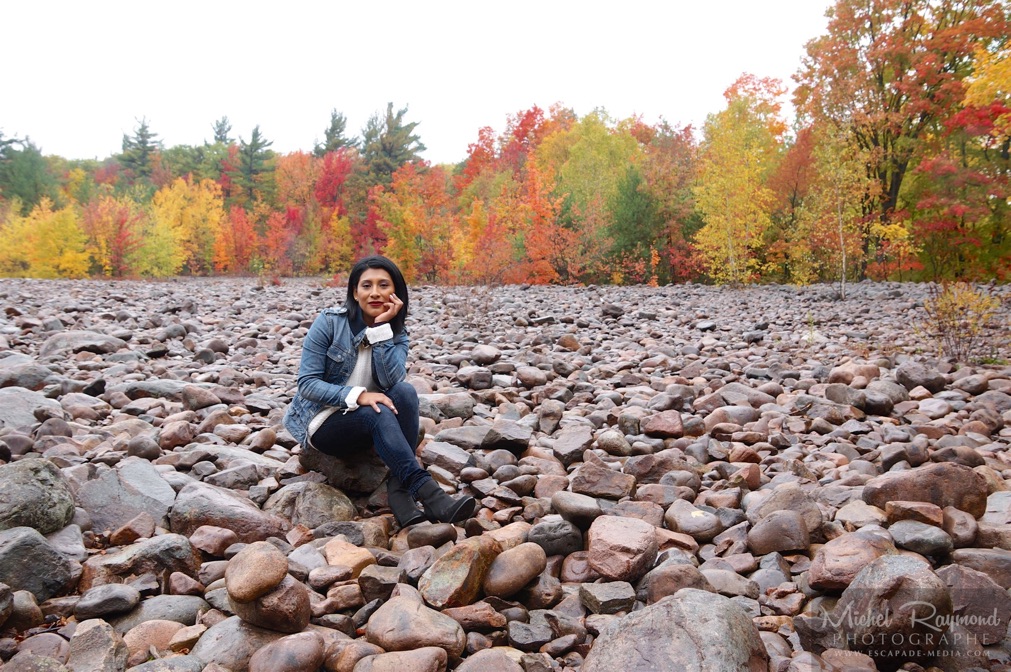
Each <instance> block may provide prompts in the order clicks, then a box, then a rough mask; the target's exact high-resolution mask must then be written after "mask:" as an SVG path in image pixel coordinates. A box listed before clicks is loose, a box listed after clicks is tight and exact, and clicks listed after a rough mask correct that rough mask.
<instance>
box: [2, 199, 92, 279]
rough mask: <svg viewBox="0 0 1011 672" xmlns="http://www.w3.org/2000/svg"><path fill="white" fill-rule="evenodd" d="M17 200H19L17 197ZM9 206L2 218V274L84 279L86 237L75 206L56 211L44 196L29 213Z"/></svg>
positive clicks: (86, 261) (86, 256) (86, 265)
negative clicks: (23, 213)
mask: <svg viewBox="0 0 1011 672" xmlns="http://www.w3.org/2000/svg"><path fill="white" fill-rule="evenodd" d="M15 202H16V199H15ZM20 210H21V209H20V207H16V208H8V209H7V212H6V215H5V218H4V220H3V221H0V275H6V276H16V277H33V278H81V277H84V276H85V275H86V274H87V272H88V252H87V250H86V244H87V238H86V236H85V234H84V231H83V230H82V228H81V225H80V222H79V220H78V217H77V212H76V210H75V208H74V207H73V206H69V205H68V206H66V207H64V208H61V209H58V210H54V209H53V204H52V202H51V201H50V200H49V199H48V198H43V199H42V200H41V201H40V202H39V204H38V205H36V206H35V207H34V208H32V210H31V212H29V213H28V214H27V215H21V214H20Z"/></svg>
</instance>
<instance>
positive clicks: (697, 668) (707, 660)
mask: <svg viewBox="0 0 1011 672" xmlns="http://www.w3.org/2000/svg"><path fill="white" fill-rule="evenodd" d="M768 662H769V655H768V653H766V650H765V645H764V644H763V643H762V639H761V637H760V636H759V634H758V629H757V628H756V627H755V625H754V623H752V622H751V617H750V616H748V614H747V613H746V612H745V611H744V609H742V608H741V607H740V606H738V605H737V604H736V603H734V602H733V601H731V600H730V599H729V598H726V597H722V596H719V595H715V594H713V593H710V592H708V591H705V590H696V589H694V588H684V589H682V590H679V591H678V592H677V593H676V594H675V595H673V596H672V597H666V598H664V599H662V600H660V601H659V602H657V603H656V604H651V605H649V606H647V607H646V608H644V609H641V610H639V611H635V612H632V613H631V614H628V615H627V616H624V617H622V618H619V619H615V620H614V621H612V622H611V623H610V625H608V626H607V627H606V628H605V629H604V631H603V632H601V633H600V636H599V637H598V638H597V639H596V640H595V641H594V643H593V648H591V649H590V652H589V653H588V654H587V656H586V660H585V661H584V662H583V666H582V668H581V669H582V671H583V672H613V670H625V671H627V672H655V671H656V670H682V671H684V672H738V671H739V672H752V671H754V670H765V669H766V667H767V665H768Z"/></svg>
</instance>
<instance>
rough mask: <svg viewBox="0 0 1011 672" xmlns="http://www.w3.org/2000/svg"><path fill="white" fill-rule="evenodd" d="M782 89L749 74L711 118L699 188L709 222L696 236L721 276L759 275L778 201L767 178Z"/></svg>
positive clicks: (780, 127) (736, 279) (743, 278)
mask: <svg viewBox="0 0 1011 672" xmlns="http://www.w3.org/2000/svg"><path fill="white" fill-rule="evenodd" d="M783 93H785V91H784V90H783V89H782V85H781V84H780V83H779V81H778V80H771V79H764V80H758V79H756V78H754V77H753V76H751V75H744V76H742V77H741V78H740V79H738V81H737V82H735V84H734V85H733V86H731V87H730V88H729V89H727V91H726V92H725V93H724V96H725V97H726V98H727V108H726V109H725V110H723V111H721V112H719V113H717V114H712V115H709V118H708V119H707V120H706V125H705V142H704V146H703V149H702V158H701V161H700V171H699V184H698V186H697V187H696V188H695V198H696V204H697V207H698V209H699V212H700V213H701V214H702V218H703V220H704V221H705V225H704V226H703V227H702V228H701V229H700V230H699V231H698V233H697V234H696V241H695V242H696V243H697V244H698V246H699V249H700V250H701V251H702V253H703V255H704V256H705V258H706V261H707V262H708V270H709V274H710V275H711V276H712V277H713V278H715V279H716V280H717V281H720V282H731V283H735V284H736V283H744V282H751V281H753V280H754V279H756V278H757V277H758V273H759V271H760V259H759V252H760V251H761V248H762V246H763V243H764V236H765V233H766V230H767V229H768V228H769V226H770V225H771V218H770V213H771V210H772V206H773V203H774V200H773V193H772V191H771V189H769V187H768V186H767V185H766V180H767V178H768V176H769V174H771V172H772V171H773V169H774V168H775V165H776V163H777V160H778V151H779V142H780V137H781V134H782V132H783V131H784V130H785V126H784V124H783V121H782V119H781V118H780V116H779V109H780V104H779V102H778V98H779V96H780V95H782V94H783Z"/></svg>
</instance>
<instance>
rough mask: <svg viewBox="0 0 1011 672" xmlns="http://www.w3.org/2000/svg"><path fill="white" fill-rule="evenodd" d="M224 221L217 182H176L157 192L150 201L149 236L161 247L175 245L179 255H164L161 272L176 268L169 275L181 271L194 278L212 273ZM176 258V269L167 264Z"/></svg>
mask: <svg viewBox="0 0 1011 672" xmlns="http://www.w3.org/2000/svg"><path fill="white" fill-rule="evenodd" d="M224 218H225V210H224V199H223V198H222V196H221V187H220V185H218V184H217V183H216V182H212V181H211V180H200V181H199V182H191V181H189V180H185V179H183V178H177V179H175V180H173V181H172V183H170V184H168V185H166V186H164V187H162V188H161V189H159V190H158V192H157V193H155V195H154V198H153V199H152V200H151V220H152V231H151V233H152V234H153V235H154V236H155V237H156V238H158V239H159V240H160V242H161V243H163V244H171V241H174V245H175V246H177V247H178V248H179V249H178V252H175V251H173V252H171V253H168V254H166V255H163V258H162V261H164V262H166V265H164V266H161V268H162V270H164V269H167V268H169V267H171V266H175V269H174V270H172V271H171V272H170V273H177V272H179V271H180V270H185V271H187V272H188V273H191V274H194V275H200V274H205V273H210V272H211V271H212V270H213V269H214V241H215V239H217V238H219V237H220V235H221V234H220V231H221V226H222V222H223V220H224ZM147 242H148V241H147V240H145V243H147ZM145 248H147V249H146V250H145V252H147V253H152V254H155V255H156V256H159V252H158V251H157V250H151V249H150V246H149V245H145ZM177 254H178V257H179V258H181V263H179V264H178V265H176V264H175V263H174V261H170V260H174V259H175V258H176V255H177ZM153 274H154V275H161V274H162V273H153Z"/></svg>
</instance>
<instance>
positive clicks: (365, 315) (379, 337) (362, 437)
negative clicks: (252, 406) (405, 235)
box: [284, 256, 475, 527]
mask: <svg viewBox="0 0 1011 672" xmlns="http://www.w3.org/2000/svg"><path fill="white" fill-rule="evenodd" d="M407 306H408V297H407V283H406V282H404V276H403V274H401V272H400V269H399V268H397V266H396V264H394V263H393V262H392V261H390V260H389V259H387V258H386V257H381V256H371V257H366V258H364V259H361V260H360V261H359V262H358V263H356V264H355V265H354V268H352V269H351V276H350V277H349V278H348V293H347V299H346V300H345V302H344V305H343V306H341V307H340V308H327V309H326V310H324V311H323V312H322V313H321V314H320V315H319V317H317V318H316V321H315V322H313V323H312V326H311V327H310V328H309V332H308V333H307V334H306V336H305V341H304V342H303V344H302V361H301V363H300V365H299V371H298V392H297V393H296V394H295V398H294V399H293V400H292V402H291V404H290V405H289V406H288V411H287V413H285V416H284V426H285V427H286V428H287V429H288V431H289V432H291V435H292V436H294V437H295V439H296V440H297V441H299V443H301V444H302V445H311V446H312V447H313V448H316V449H317V450H319V451H322V452H324V453H329V454H332V455H336V454H339V453H340V452H341V451H342V450H343V449H345V448H346V447H347V446H348V445H349V444H350V445H359V444H362V443H365V442H368V443H371V444H372V445H373V446H374V447H375V450H376V453H378V455H379V457H380V458H381V459H382V460H383V462H385V463H386V466H387V467H389V468H390V478H389V481H388V482H387V490H388V493H389V502H390V508H391V509H392V510H393V515H394V516H395V517H396V519H397V522H398V523H399V524H400V526H401V527H407V526H408V525H413V524H415V523H419V522H421V521H422V520H424V519H425V518H426V517H427V518H429V519H431V520H440V521H442V522H447V523H455V522H458V521H461V520H465V519H467V518H469V517H470V516H471V514H472V513H473V512H474V506H475V501H474V498H473V497H469V496H465V497H458V498H455V499H454V498H451V497H450V496H449V495H447V494H446V493H445V492H444V491H443V490H442V488H440V487H439V485H438V484H437V483H436V482H435V481H434V480H432V476H431V475H430V474H429V473H428V472H427V471H425V470H424V469H422V468H421V465H420V464H418V460H417V458H416V457H415V455H414V449H415V446H416V444H417V441H418V427H419V417H418V394H417V392H416V391H415V390H414V388H413V387H411V385H409V384H408V383H406V382H404V377H405V376H406V374H407V348H408V337H407V330H406V329H405V328H404V320H405V319H406V318H407ZM415 501H420V502H421V503H422V504H423V505H424V507H425V513H422V512H421V510H419V509H418V507H417V506H416V504H415ZM426 514H427V516H426Z"/></svg>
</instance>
